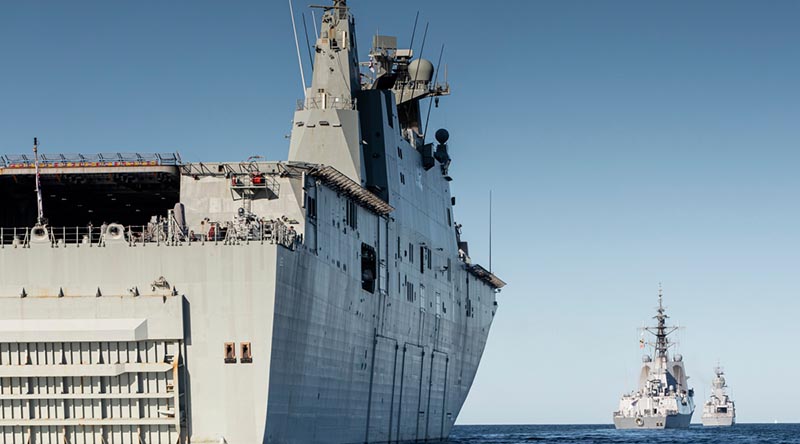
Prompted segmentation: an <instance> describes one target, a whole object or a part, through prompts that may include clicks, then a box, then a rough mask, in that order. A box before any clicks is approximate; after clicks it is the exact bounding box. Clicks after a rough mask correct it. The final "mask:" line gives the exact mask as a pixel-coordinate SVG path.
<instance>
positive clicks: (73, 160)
mask: <svg viewBox="0 0 800 444" xmlns="http://www.w3.org/2000/svg"><path fill="white" fill-rule="evenodd" d="M0 163H2V165H3V166H4V167H5V168H33V167H34V165H35V159H34V157H33V156H32V155H30V154H6V155H4V156H0ZM182 163H183V162H182V161H181V156H180V155H179V154H178V153H97V154H80V153H75V154H41V155H40V156H39V166H40V167H41V168H71V167H116V166H180V165H182Z"/></svg>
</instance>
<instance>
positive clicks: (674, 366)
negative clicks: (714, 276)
mask: <svg viewBox="0 0 800 444" xmlns="http://www.w3.org/2000/svg"><path fill="white" fill-rule="evenodd" d="M662 299H663V295H662V292H661V290H660V289H659V292H658V310H657V314H656V315H655V316H654V317H653V319H655V320H656V321H657V322H658V324H657V325H656V327H645V328H644V331H646V332H648V333H651V334H653V335H654V336H655V338H656V340H655V342H653V343H649V345H651V346H652V347H653V349H654V352H653V355H652V356H650V355H645V356H644V357H643V358H642V362H643V365H642V371H641V373H640V375H639V388H638V390H636V391H635V392H633V393H628V394H625V395H623V396H622V398H621V399H620V401H619V410H618V411H616V412H614V426H615V427H616V428H618V429H675V428H687V427H689V423H690V422H691V420H692V413H694V400H693V397H694V390H693V389H690V388H688V385H687V379H688V376H686V370H685V368H684V366H683V357H682V356H681V355H679V354H675V355H674V356H673V357H672V359H670V357H669V353H668V350H669V348H670V347H672V345H674V343H671V342H670V341H669V339H668V338H667V336H669V335H670V334H672V333H674V332H675V331H676V330H677V329H678V328H677V327H668V326H667V325H666V321H667V318H669V316H667V315H666V314H665V310H664V305H663V303H662ZM641 344H642V346H644V345H645V344H646V343H645V341H644V339H642V341H641Z"/></svg>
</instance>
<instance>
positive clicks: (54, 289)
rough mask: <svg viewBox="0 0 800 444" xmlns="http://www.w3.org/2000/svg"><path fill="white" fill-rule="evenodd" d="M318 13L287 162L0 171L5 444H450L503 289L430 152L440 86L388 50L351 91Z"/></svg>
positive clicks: (339, 18)
mask: <svg viewBox="0 0 800 444" xmlns="http://www.w3.org/2000/svg"><path fill="white" fill-rule="evenodd" d="M321 8H322V9H323V10H324V13H323V15H322V18H321V28H320V34H319V38H318V40H317V41H316V45H315V47H314V55H315V64H314V70H313V79H312V81H311V86H310V87H308V88H307V89H306V90H305V97H304V98H303V99H302V100H301V101H299V103H298V106H297V110H296V112H295V115H294V120H293V122H292V132H291V140H290V147H289V153H288V161H279V162H267V161H260V160H259V159H258V158H251V159H248V160H246V161H232V162H202V163H187V162H183V161H182V160H181V159H180V157H179V156H176V155H170V154H158V155H148V154H125V153H101V154H95V155H86V154H42V155H41V156H40V155H39V153H38V152H36V153H35V154H34V155H33V156H31V155H6V156H4V157H3V161H2V167H1V168H0V195H2V199H3V201H4V208H5V209H4V211H3V212H2V213H0V440H1V441H2V442H3V443H4V444H29V443H37V444H38V443H43V444H44V443H48V444H49V443H52V444H55V443H59V444H62V443H69V444H88V443H93V444H99V443H108V444H133V443H137V444H138V443H161V444H166V443H209V442H214V443H228V444H240V443H241V444H253V443H297V444H300V443H304V444H305V443H394V442H422V441H438V440H442V439H445V438H446V437H447V436H448V435H449V432H450V429H451V427H452V426H453V424H454V422H455V421H456V418H457V417H458V415H459V412H460V410H461V408H462V405H463V403H464V400H465V398H466V396H467V393H468V392H469V390H470V387H471V385H472V382H473V379H474V378H475V374H476V371H477V368H478V363H479V362H480V360H481V356H482V354H483V351H484V347H485V345H486V339H487V335H488V334H489V329H490V327H491V325H492V321H493V319H494V316H495V313H496V310H497V309H498V304H497V300H496V295H497V292H498V291H500V289H501V288H502V287H503V286H504V285H505V283H504V282H503V281H502V280H501V279H499V278H498V277H497V276H495V275H494V274H493V273H492V272H491V271H490V270H487V269H486V268H484V267H482V266H480V265H478V264H476V263H473V262H472V260H471V259H470V254H469V247H468V244H467V242H466V241H465V240H464V239H463V238H462V235H461V225H460V224H457V223H456V220H455V215H454V214H453V206H454V204H455V198H454V197H452V196H451V193H450V181H451V180H452V178H451V176H450V173H449V166H450V163H451V156H450V150H449V147H448V139H449V135H448V133H447V131H445V130H439V131H437V132H436V135H435V138H436V142H429V141H428V140H427V139H428V138H427V136H428V128H427V127H426V126H427V125H426V124H425V122H424V119H423V113H422V112H421V102H422V101H423V100H424V99H434V98H435V99H438V98H439V97H440V96H446V95H448V94H449V93H450V88H449V86H448V85H447V84H446V82H445V83H444V84H440V83H438V82H437V80H436V79H435V77H434V67H433V64H432V63H431V62H429V61H427V60H424V59H421V58H415V57H414V53H413V51H412V50H409V49H402V48H398V46H397V39H396V38H394V37H390V36H376V37H375V38H374V39H373V48H372V50H371V52H370V56H371V60H372V62H371V63H370V65H371V66H370V68H371V69H366V68H365V66H364V65H363V64H361V63H359V56H358V52H357V45H356V29H355V21H354V18H353V16H352V14H351V11H350V9H349V7H348V5H347V3H346V1H345V0H336V1H334V2H333V3H332V4H331V5H329V6H325V7H321ZM373 70H374V72H373ZM34 190H37V191H36V193H37V196H38V199H37V198H35V197H34V194H33V193H34Z"/></svg>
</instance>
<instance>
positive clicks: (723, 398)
mask: <svg viewBox="0 0 800 444" xmlns="http://www.w3.org/2000/svg"><path fill="white" fill-rule="evenodd" d="M702 420H703V425H704V426H732V425H734V424H736V405H735V404H734V402H733V400H732V399H731V398H730V397H728V383H727V381H725V372H724V371H723V370H722V367H720V366H719V365H718V366H717V367H716V368H714V381H713V382H712V383H711V396H710V397H709V398H708V401H706V403H705V405H703V417H702Z"/></svg>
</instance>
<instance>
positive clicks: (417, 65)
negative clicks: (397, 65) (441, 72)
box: [408, 59, 433, 83]
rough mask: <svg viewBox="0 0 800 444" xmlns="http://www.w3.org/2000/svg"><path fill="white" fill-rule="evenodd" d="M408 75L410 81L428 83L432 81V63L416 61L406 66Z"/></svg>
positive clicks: (421, 60)
mask: <svg viewBox="0 0 800 444" xmlns="http://www.w3.org/2000/svg"><path fill="white" fill-rule="evenodd" d="M408 75H409V76H410V77H411V80H412V81H417V82H424V83H430V82H431V81H432V80H433V63H431V62H430V61H429V60H425V59H416V60H414V61H412V62H411V63H409V64H408Z"/></svg>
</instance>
